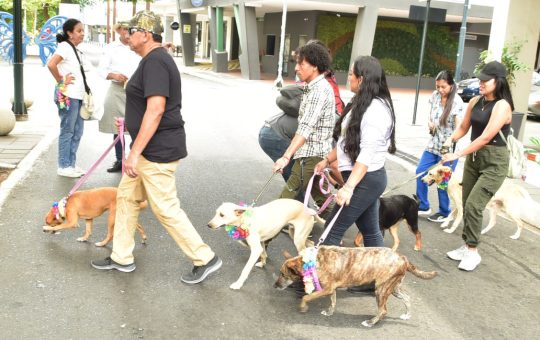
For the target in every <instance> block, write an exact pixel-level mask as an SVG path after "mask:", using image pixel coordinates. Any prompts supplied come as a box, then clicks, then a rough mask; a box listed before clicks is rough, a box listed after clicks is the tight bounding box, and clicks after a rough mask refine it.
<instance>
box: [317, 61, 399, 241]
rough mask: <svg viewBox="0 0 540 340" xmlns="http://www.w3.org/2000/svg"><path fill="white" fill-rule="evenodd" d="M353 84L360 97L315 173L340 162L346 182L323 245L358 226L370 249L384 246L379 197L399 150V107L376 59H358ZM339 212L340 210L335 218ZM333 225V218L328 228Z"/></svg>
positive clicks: (351, 75)
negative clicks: (390, 159) (388, 165)
mask: <svg viewBox="0 0 540 340" xmlns="http://www.w3.org/2000/svg"><path fill="white" fill-rule="evenodd" d="M349 84H350V86H351V91H353V92H354V93H355V96H354V97H353V98H352V100H351V102H350V103H349V104H348V105H347V107H345V110H344V113H343V115H342V116H341V117H340V119H339V120H338V122H337V123H336V127H335V129H334V140H337V144H336V147H335V148H334V149H332V151H330V153H329V154H328V155H326V157H325V159H324V160H322V161H321V162H319V163H318V164H317V166H316V168H315V171H316V172H317V173H321V172H322V171H323V170H324V168H325V167H327V166H328V164H329V163H331V162H332V161H334V160H336V159H337V160H338V167H339V170H340V171H341V175H342V176H343V180H344V181H345V185H344V186H343V187H342V188H341V189H340V190H339V191H338V194H337V198H336V202H337V204H338V205H345V206H344V207H343V210H342V212H341V214H340V215H339V217H338V218H337V220H336V222H335V224H334V226H333V227H332V229H331V230H330V233H329V234H328V236H327V237H326V239H325V241H324V244H326V245H339V244H340V243H341V239H342V238H343V235H344V234H345V232H346V231H347V229H348V228H349V227H350V226H351V225H352V224H353V223H356V225H357V227H358V229H359V230H360V232H361V233H362V235H363V237H364V245H365V246H366V247H382V246H384V243H383V237H382V234H381V231H380V229H379V197H380V196H381V195H382V193H383V192H384V190H385V188H386V183H387V178H386V170H385V169H384V163H385V160H386V155H387V153H388V152H390V153H394V152H395V151H396V143H395V121H396V118H395V115H394V107H393V104H392V99H391V97H390V91H389V90H388V85H387V83H386V75H385V73H384V70H383V68H382V66H381V64H380V63H379V61H378V60H377V59H376V58H374V57H371V56H362V57H359V58H357V59H356V60H355V62H354V65H353V67H352V69H351V70H350V71H349ZM337 210H339V207H338V206H336V207H335V208H334V210H333V212H332V214H331V216H334V215H335V213H336V212H337ZM330 221H331V218H328V219H327V220H326V224H327V225H328V223H329V222H330Z"/></svg>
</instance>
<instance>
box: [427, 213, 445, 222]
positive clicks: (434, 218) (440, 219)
mask: <svg viewBox="0 0 540 340" xmlns="http://www.w3.org/2000/svg"><path fill="white" fill-rule="evenodd" d="M445 218H446V216H443V215H441V214H439V213H436V214H433V215H431V216H429V217H428V218H427V219H428V221H431V222H436V223H443V222H444V219H445Z"/></svg>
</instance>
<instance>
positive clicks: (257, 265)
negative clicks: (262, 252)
mask: <svg viewBox="0 0 540 340" xmlns="http://www.w3.org/2000/svg"><path fill="white" fill-rule="evenodd" d="M265 264H266V263H263V262H262V261H261V262H257V263H255V267H259V268H264V265H265Z"/></svg>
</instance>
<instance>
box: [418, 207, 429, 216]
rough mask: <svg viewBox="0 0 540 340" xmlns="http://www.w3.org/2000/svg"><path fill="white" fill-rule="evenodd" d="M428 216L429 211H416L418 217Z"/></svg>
mask: <svg viewBox="0 0 540 340" xmlns="http://www.w3.org/2000/svg"><path fill="white" fill-rule="evenodd" d="M429 215H431V209H428V210H420V209H418V216H429Z"/></svg>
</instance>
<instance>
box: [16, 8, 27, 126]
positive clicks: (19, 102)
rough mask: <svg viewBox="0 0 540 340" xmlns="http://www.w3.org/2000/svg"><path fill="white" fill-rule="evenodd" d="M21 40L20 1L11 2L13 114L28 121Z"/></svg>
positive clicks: (18, 118)
mask: <svg viewBox="0 0 540 340" xmlns="http://www.w3.org/2000/svg"><path fill="white" fill-rule="evenodd" d="M22 39H23V35H22V3H21V1H20V0H13V45H14V51H13V52H14V54H13V79H14V87H13V88H14V96H13V97H14V98H13V113H14V114H15V118H16V119H17V120H26V119H28V116H27V111H26V106H25V105H24V90H23V58H22V55H23V53H22V49H23V43H22V42H23V41H22Z"/></svg>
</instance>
